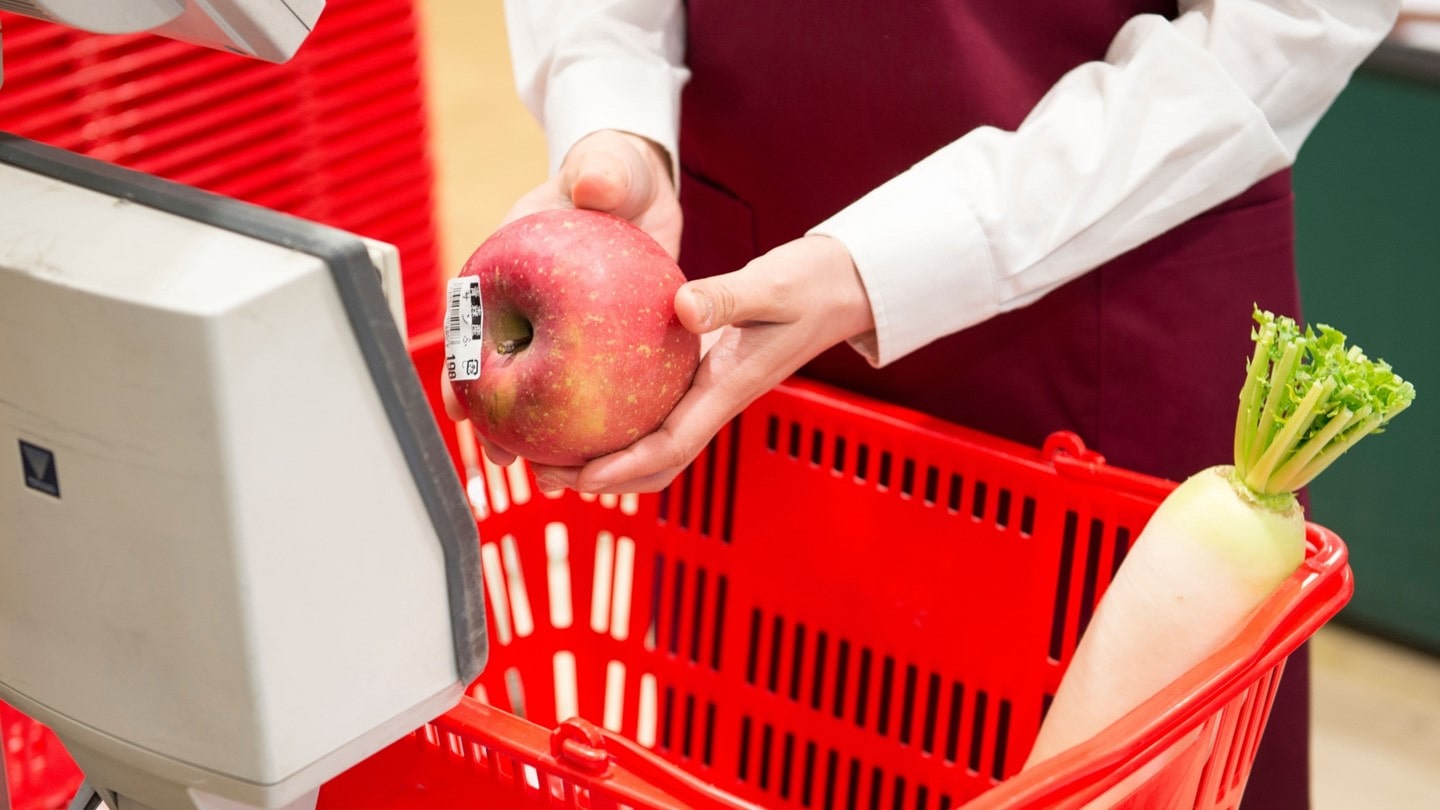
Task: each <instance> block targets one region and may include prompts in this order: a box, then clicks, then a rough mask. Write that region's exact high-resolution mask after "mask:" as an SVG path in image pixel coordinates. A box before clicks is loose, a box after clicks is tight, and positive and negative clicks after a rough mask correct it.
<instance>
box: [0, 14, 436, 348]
mask: <svg viewBox="0 0 1440 810" xmlns="http://www.w3.org/2000/svg"><path fill="white" fill-rule="evenodd" d="M0 27H3V31H4V41H3V45H4V70H5V76H4V80H5V83H4V86H3V87H0V130H4V131H8V132H12V133H14V134H16V135H21V136H23V137H27V138H32V139H34V140H38V141H43V142H45V143H49V144H53V145H55V146H60V147H62V148H65V149H69V150H72V151H75V152H79V153H82V154H86V155H90V156H92V157H97V158H101V159H103V160H108V161H111V162H113V163H117V164H120V165H123V166H128V167H130V168H133V169H138V170H140V171H144V172H148V173H151V174H155V175H158V176H160V177H164V178H167V179H170V180H175V181H178V182H181V183H185V184H187V185H192V186H197V187H200V188H204V189H207V190H209V191H214V192H217V193H220V194H225V195H228V196H231V197H236V198H238V199H242V200H245V201H247V202H252V203H256V204H258V205H263V206H266V207H269V208H274V209H277V210H280V211H284V212H286V213H290V214H294V215H296V216H300V217H305V218H307V219H311V220H315V221H317V222H322V223H325V224H327V225H333V226H335V227H338V228H343V229H345V230H348V231H352V232H354V233H358V234H361V235H364V236H369V237H372V238H375V239H380V240H383V241H386V242H390V243H392V244H394V245H396V246H397V247H398V248H399V249H400V256H401V264H402V267H403V270H404V274H405V290H406V312H407V316H408V319H409V324H410V328H411V330H412V331H414V332H423V331H426V330H428V329H431V328H433V327H434V326H435V325H437V324H438V319H439V316H440V312H439V297H438V293H437V289H438V284H439V259H438V249H437V245H436V229H435V223H434V218H433V214H434V210H433V209H434V206H433V195H432V192H433V188H432V186H433V170H432V166H431V163H430V156H429V151H428V149H429V147H428V140H427V138H428V134H427V127H426V107H425V98H424V88H423V82H422V70H421V66H420V64H419V53H420V50H419V48H420V46H419V42H418V32H417V24H416V19H415V14H414V9H413V7H412V3H411V2H409V0H363V1H362V0H330V2H329V3H328V4H327V7H326V9H325V11H324V13H322V14H321V16H320V20H319V23H318V24H317V25H316V28H315V31H314V33H313V34H312V35H311V37H310V38H309V39H308V40H307V41H306V42H305V44H304V45H302V46H301V48H300V51H299V53H298V54H297V55H296V56H295V58H294V59H292V60H291V61H290V62H288V63H286V64H284V65H272V64H268V63H265V62H259V61H256V60H253V59H247V58H244V57H241V56H237V55H234V54H230V53H225V52H221V51H214V50H209V49H206V48H201V47H198V46H195V45H189V44H186V43H182V42H175V41H172V40H167V39H162V38H159V37H154V36H149V35H127V36H99V35H94V34H88V33H83V32H79V31H74V30H71V29H68V28H64V27H62V26H58V25H53V24H50V23H46V22H41V21H37V20H33V19H29V18H26V17H19V16H15V15H13V14H0Z"/></svg>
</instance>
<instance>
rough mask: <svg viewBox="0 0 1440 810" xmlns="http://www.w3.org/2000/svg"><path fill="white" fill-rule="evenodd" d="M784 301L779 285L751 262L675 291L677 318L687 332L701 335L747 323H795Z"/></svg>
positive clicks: (689, 283)
mask: <svg viewBox="0 0 1440 810" xmlns="http://www.w3.org/2000/svg"><path fill="white" fill-rule="evenodd" d="M770 269H771V270H773V269H774V268H770ZM785 299H786V296H785V295H784V294H783V293H782V291H781V289H780V285H778V284H776V283H775V281H774V280H773V279H772V278H771V277H770V275H769V274H768V273H766V272H765V269H764V268H763V267H756V264H755V263H754V262H752V263H750V264H748V265H746V266H745V267H743V268H741V269H739V270H736V271H735V272H733V273H726V274H725V275H721V276H712V277H710V278H704V279H699V280H697V281H690V282H686V283H685V284H684V285H682V286H681V287H680V289H679V290H676V291H675V314H676V315H678V316H679V317H680V323H682V324H684V326H685V328H686V329H689V330H690V331H691V332H694V333H696V334H702V333H705V332H709V331H712V330H715V329H719V328H720V327H722V326H729V325H730V324H735V323H743V322H746V321H769V322H779V321H788V320H793V318H792V317H790V312H789V308H788V305H787V304H786V300H785Z"/></svg>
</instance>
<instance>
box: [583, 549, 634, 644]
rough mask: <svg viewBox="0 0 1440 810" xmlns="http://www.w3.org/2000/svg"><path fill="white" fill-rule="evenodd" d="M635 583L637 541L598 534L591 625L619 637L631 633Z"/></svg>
mask: <svg viewBox="0 0 1440 810" xmlns="http://www.w3.org/2000/svg"><path fill="white" fill-rule="evenodd" d="M634 585H635V541H634V540H631V539H630V538H629V537H625V536H621V537H619V538H617V537H616V536H615V535H614V534H612V533H611V532H608V531H603V530H602V531H600V532H599V533H597V534H596V536H595V576H594V582H593V583H592V586H591V589H590V629H591V630H594V631H595V632H596V633H600V634H602V635H603V634H607V633H608V634H609V635H610V637H611V638H614V639H615V640H616V641H624V640H625V639H627V638H629V637H630V611H631V607H632V601H633V595H634Z"/></svg>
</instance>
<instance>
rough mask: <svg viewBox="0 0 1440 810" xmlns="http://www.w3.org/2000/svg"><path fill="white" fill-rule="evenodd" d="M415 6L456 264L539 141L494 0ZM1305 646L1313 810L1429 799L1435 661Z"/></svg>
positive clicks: (1439, 796) (1327, 640)
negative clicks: (1309, 672)
mask: <svg viewBox="0 0 1440 810" xmlns="http://www.w3.org/2000/svg"><path fill="white" fill-rule="evenodd" d="M419 6H420V10H421V18H422V25H423V30H424V35H425V38H426V45H425V47H426V53H427V60H428V63H427V74H428V81H429V84H430V94H431V95H430V101H431V114H432V120H433V122H434V128H433V139H434V144H435V150H434V158H435V163H436V167H437V175H438V179H439V184H438V187H437V195H438V204H439V208H440V227H441V243H442V250H443V254H442V255H443V260H444V263H445V266H446V267H449V268H452V269H458V268H459V267H460V265H461V264H462V263H463V262H464V260H465V258H466V256H468V255H469V252H470V251H471V250H472V249H473V248H474V247H475V245H477V244H479V242H480V240H482V239H484V237H485V236H486V235H487V234H489V233H490V231H492V230H494V228H495V227H496V226H497V225H498V224H499V222H500V220H501V218H502V217H503V216H504V215H505V212H506V210H507V209H508V208H509V206H510V204H511V203H512V202H514V200H515V198H517V197H518V196H519V195H520V194H522V193H523V192H525V191H526V190H528V189H529V188H531V187H532V186H533V185H535V184H536V183H537V182H538V181H539V180H540V179H541V178H543V177H544V173H545V156H544V146H543V144H542V142H541V136H540V131H539V128H538V127H537V126H536V125H535V123H534V122H533V121H532V120H531V119H530V118H529V116H528V114H527V113H526V111H525V110H524V108H523V107H522V106H521V105H520V103H519V101H518V99H517V97H516V94H515V90H514V85H513V83H512V79H511V73H510V62H509V54H508V52H507V50H506V45H505V34H504V24H503V20H502V18H501V13H500V7H501V3H500V0H479V2H476V0H420V3H419ZM1360 587H1364V584H1363V583H1361V585H1360ZM1313 645H1314V646H1313V661H1314V664H1313V669H1314V672H1313V677H1314V682H1313V689H1314V716H1315V732H1314V737H1313V740H1312V751H1313V755H1314V771H1315V778H1314V784H1315V795H1316V799H1315V805H1314V806H1315V810H1360V809H1361V808H1387V810H1406V809H1407V808H1428V807H1433V806H1437V804H1436V803H1437V802H1440V660H1437V659H1435V658H1431V657H1428V656H1424V655H1420V654H1418V653H1414V652H1412V651H1409V650H1405V649H1402V648H1397V647H1395V646H1393V645H1389V644H1386V643H1384V642H1380V641H1377V640H1375V639H1373V638H1370V637H1368V636H1365V635H1361V634H1358V633H1355V632H1353V631H1350V630H1346V629H1343V628H1339V627H1336V626H1334V625H1332V626H1330V627H1327V628H1326V629H1324V630H1322V631H1321V633H1320V634H1319V635H1318V636H1317V637H1316V638H1315V640H1314V641H1313ZM1259 810H1263V808H1260V809H1259Z"/></svg>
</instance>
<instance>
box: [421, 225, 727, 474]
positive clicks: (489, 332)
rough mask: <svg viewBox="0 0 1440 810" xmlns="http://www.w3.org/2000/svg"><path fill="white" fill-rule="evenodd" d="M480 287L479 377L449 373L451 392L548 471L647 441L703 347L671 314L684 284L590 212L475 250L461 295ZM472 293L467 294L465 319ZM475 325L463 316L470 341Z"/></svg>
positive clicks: (640, 243) (650, 248)
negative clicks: (550, 467) (644, 438)
mask: <svg viewBox="0 0 1440 810" xmlns="http://www.w3.org/2000/svg"><path fill="white" fill-rule="evenodd" d="M472 276H473V277H474V278H476V279H478V282H479V290H478V292H479V301H480V307H479V310H480V311H481V312H482V313H483V316H484V317H483V320H482V322H481V324H480V327H481V328H480V329H479V330H478V331H479V332H480V338H481V339H480V341H479V346H478V348H474V347H472V348H471V350H470V356H471V357H472V358H473V357H474V356H475V355H476V354H478V360H479V369H478V373H479V377H478V378H477V379H473V380H467V379H464V377H466V376H468V375H467V374H465V373H464V371H463V369H462V370H461V372H460V373H459V374H458V375H457V374H456V372H455V371H454V366H452V371H451V385H452V386H454V392H455V396H456V399H457V400H458V401H459V402H460V403H461V404H462V405H463V406H464V408H465V411H466V413H467V414H468V415H469V417H470V421H471V422H473V423H474V425H475V427H476V429H477V430H478V431H479V432H480V433H481V434H482V435H484V436H485V437H486V438H487V439H489V440H490V441H491V442H493V443H494V444H495V445H496V446H498V447H500V448H502V449H504V450H508V451H509V452H511V453H514V454H515V455H517V456H520V457H522V458H525V459H528V460H530V461H533V462H537V463H541V464H550V465H558V466H574V465H579V464H583V463H584V462H586V461H588V460H590V459H592V458H596V457H598V456H602V455H605V454H607V453H612V452H614V451H616V450H620V449H623V448H625V447H628V446H629V445H631V444H633V443H634V442H635V441H636V440H637V439H639V438H640V437H642V436H645V435H646V434H649V433H651V432H653V431H654V430H655V429H656V428H657V427H659V426H660V424H661V422H663V421H664V420H665V417H666V416H667V415H669V413H670V411H671V410H672V409H673V408H674V407H675V403H677V402H679V401H680V397H681V396H683V395H684V393H685V391H686V390H687V389H688V388H689V387H690V381H691V379H692V378H693V377H694V375H695V368H696V366H697V365H698V364H699V362H700V339H699V337H698V336H696V335H695V334H693V333H691V332H690V331H689V330H687V329H686V328H685V327H684V326H682V325H681V324H680V321H679V319H678V318H677V317H676V316H675V306H674V301H675V291H676V290H677V289H679V287H680V285H681V284H683V283H684V281H685V277H684V275H683V274H682V273H681V272H680V268H679V266H677V265H676V264H675V261H674V260H673V259H672V258H670V255H669V254H668V253H666V252H665V249H664V248H662V247H660V245H659V244H658V243H656V242H655V240H654V239H652V238H651V237H650V236H649V234H646V233H645V232H644V231H642V230H641V229H640V228H638V227H636V226H635V225H633V224H632V223H630V222H628V221H627V220H624V219H621V218H619V217H616V216H612V215H610V214H604V213H600V212H597V211H587V210H552V211H541V212H539V213H536V214H531V215H529V216H526V217H523V218H521V219H518V220H515V221H514V222H511V223H509V224H508V225H505V226H504V227H502V228H500V229H499V230H498V231H496V232H495V233H494V234H493V235H491V236H490V238H488V239H486V240H485V242H484V243H483V244H481V245H480V247H479V248H478V249H477V250H476V251H475V253H474V254H473V255H471V257H470V259H469V260H468V261H466V262H465V266H464V268H463V269H462V270H461V271H460V276H459V278H460V279H461V280H462V281H461V282H460V284H461V285H462V286H464V284H465V282H464V281H463V280H465V279H468V278H470V277H472ZM473 293H474V286H473V284H472V285H470V286H469V288H468V289H467V290H466V292H465V299H466V301H465V304H466V306H467V307H468V305H469V302H470V301H473ZM459 301H460V293H459V292H458V291H456V290H452V300H451V312H450V315H451V317H450V319H449V321H450V326H451V327H452V332H456V330H458V329H459V328H460V326H461V324H460V319H459V317H458V313H457V311H456V304H457V303H458V302H459ZM467 312H468V309H467ZM470 326H471V323H470V318H469V317H468V316H467V317H466V319H465V325H464V327H465V336H464V341H462V342H469V338H470V337H471V333H470V332H469V328H470ZM457 333H458V332H457ZM447 337H449V336H447ZM447 350H448V352H449V354H450V357H451V362H452V363H454V362H455V358H456V354H457V351H458V353H459V354H460V355H462V356H463V355H464V354H465V351H464V347H463V346H461V345H460V343H455V342H451V343H450V346H449V347H448V349H447ZM461 364H462V365H463V364H464V363H463V360H462V363H461Z"/></svg>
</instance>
